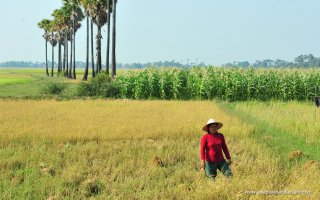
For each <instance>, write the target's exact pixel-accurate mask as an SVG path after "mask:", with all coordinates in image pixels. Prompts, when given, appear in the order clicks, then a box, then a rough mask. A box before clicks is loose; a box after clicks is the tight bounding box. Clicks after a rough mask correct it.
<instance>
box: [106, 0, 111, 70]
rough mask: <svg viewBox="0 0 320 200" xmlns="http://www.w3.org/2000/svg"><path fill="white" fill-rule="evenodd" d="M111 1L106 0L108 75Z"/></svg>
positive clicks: (107, 66) (107, 65)
mask: <svg viewBox="0 0 320 200" xmlns="http://www.w3.org/2000/svg"><path fill="white" fill-rule="evenodd" d="M111 5H112V0H107V15H108V16H107V52H106V53H107V55H106V73H107V75H109V60H110V58H109V55H110V22H111V20H110V13H111V11H112V7H111Z"/></svg>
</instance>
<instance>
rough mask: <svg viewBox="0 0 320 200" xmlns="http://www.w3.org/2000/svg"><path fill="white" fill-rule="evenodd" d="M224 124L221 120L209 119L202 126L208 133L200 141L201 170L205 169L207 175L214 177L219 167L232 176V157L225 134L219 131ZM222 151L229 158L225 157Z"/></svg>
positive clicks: (225, 173)
mask: <svg viewBox="0 0 320 200" xmlns="http://www.w3.org/2000/svg"><path fill="white" fill-rule="evenodd" d="M222 126H223V124H222V123H221V122H217V121H215V120H214V119H209V121H208V122H207V124H206V125H205V126H204V127H203V128H202V130H203V131H205V132H207V134H204V135H203V136H202V138H201V142H200V158H201V170H202V171H205V172H206V175H207V176H208V177H209V178H212V179H214V178H215V177H216V176H217V169H219V171H221V172H222V173H223V174H224V175H225V176H228V177H231V176H232V172H231V169H230V167H229V165H230V164H231V157H230V154H229V151H228V147H227V145H226V142H225V139H224V136H223V134H221V133H219V132H218V130H219V129H220V128H221V127H222ZM222 151H223V152H224V154H225V156H226V158H227V160H225V159H224V157H223V154H222Z"/></svg>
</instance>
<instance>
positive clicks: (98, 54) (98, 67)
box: [96, 25, 102, 74]
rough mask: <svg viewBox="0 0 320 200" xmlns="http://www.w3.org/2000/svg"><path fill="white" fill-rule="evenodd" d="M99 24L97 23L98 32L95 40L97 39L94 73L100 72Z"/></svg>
mask: <svg viewBox="0 0 320 200" xmlns="http://www.w3.org/2000/svg"><path fill="white" fill-rule="evenodd" d="M101 38H102V36H101V26H99V25H98V33H97V36H96V41H97V46H96V50H97V66H96V73H97V74H98V73H100V72H101Z"/></svg>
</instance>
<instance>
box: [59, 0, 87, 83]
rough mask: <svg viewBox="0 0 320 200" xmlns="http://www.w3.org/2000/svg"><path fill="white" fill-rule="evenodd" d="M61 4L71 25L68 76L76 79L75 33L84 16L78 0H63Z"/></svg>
mask: <svg viewBox="0 0 320 200" xmlns="http://www.w3.org/2000/svg"><path fill="white" fill-rule="evenodd" d="M63 5H64V7H65V10H66V11H67V12H66V14H67V15H69V19H70V20H69V22H70V23H69V27H71V28H70V29H71V32H72V36H71V53H70V62H71V63H70V68H69V73H68V77H69V78H74V79H76V61H75V34H76V31H77V30H78V29H79V28H80V27H81V24H80V21H81V20H82V19H83V18H84V15H83V13H82V10H81V8H80V4H79V0H63Z"/></svg>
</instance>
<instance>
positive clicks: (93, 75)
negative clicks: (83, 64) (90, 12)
mask: <svg viewBox="0 0 320 200" xmlns="http://www.w3.org/2000/svg"><path fill="white" fill-rule="evenodd" d="M91 65H92V77H95V76H96V73H95V71H94V53H93V22H92V19H91Z"/></svg>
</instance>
